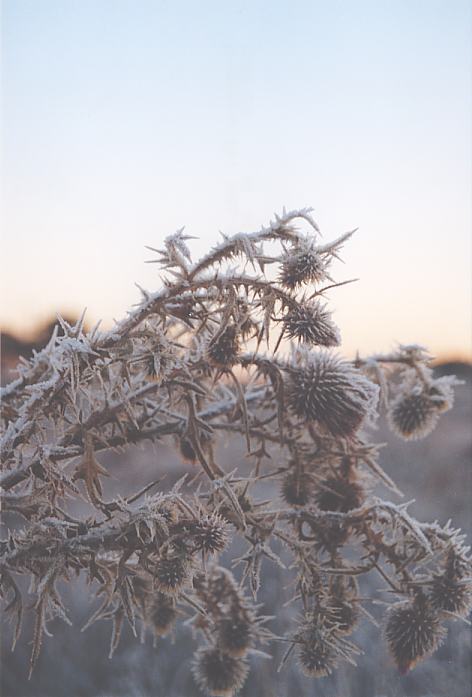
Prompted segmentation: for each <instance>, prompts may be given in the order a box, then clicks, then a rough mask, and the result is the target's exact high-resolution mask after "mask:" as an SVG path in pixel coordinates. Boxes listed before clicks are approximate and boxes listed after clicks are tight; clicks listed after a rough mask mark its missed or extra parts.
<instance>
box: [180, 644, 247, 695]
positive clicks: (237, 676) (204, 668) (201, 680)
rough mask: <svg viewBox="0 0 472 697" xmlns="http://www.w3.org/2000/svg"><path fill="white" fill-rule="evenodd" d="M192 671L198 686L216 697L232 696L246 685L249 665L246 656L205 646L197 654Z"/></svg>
mask: <svg viewBox="0 0 472 697" xmlns="http://www.w3.org/2000/svg"><path fill="white" fill-rule="evenodd" d="M192 671H193V674H194V677H195V681H196V683H197V684H198V686H199V687H200V688H201V689H202V690H203V691H205V692H207V694H209V695H212V696H214V697H232V695H234V694H235V692H238V690H240V689H241V687H242V686H243V685H244V683H245V681H246V678H247V675H248V672H249V667H248V664H247V662H246V660H245V659H244V658H237V657H235V656H230V655H229V654H227V653H223V652H222V651H220V650H219V649H217V648H215V647H212V646H205V647H202V648H200V649H198V651H197V652H196V654H195V659H194V662H193V665H192Z"/></svg>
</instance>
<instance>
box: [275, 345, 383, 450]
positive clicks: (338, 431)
mask: <svg viewBox="0 0 472 697" xmlns="http://www.w3.org/2000/svg"><path fill="white" fill-rule="evenodd" d="M286 387H287V389H286V393H287V402H288V405H289V407H290V409H291V410H292V412H294V413H295V414H296V415H297V416H299V417H301V418H303V419H305V420H306V421H315V422H317V423H318V424H320V425H321V426H322V427H323V428H324V429H325V430H326V431H328V432H329V433H330V434H331V435H333V436H342V437H343V436H344V437H348V436H352V435H353V434H354V433H355V432H356V431H357V430H358V429H359V428H360V427H361V426H362V423H363V422H364V420H365V418H366V417H367V416H368V415H369V414H370V413H371V411H372V409H373V407H374V406H375V404H376V402H377V395H378V388H377V387H376V386H375V385H374V384H373V383H371V382H370V381H369V380H367V378H365V377H364V376H363V375H362V374H361V373H359V372H358V371H356V370H355V369H354V368H353V367H352V366H351V364H349V363H347V362H346V361H343V360H340V359H339V358H337V357H336V356H333V355H332V354H330V353H326V352H319V353H315V352H311V351H308V350H306V349H303V348H298V349H296V350H295V351H294V356H293V360H292V362H291V363H290V364H289V365H288V367H287V386H286Z"/></svg>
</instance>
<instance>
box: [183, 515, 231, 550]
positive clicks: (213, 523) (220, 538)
mask: <svg viewBox="0 0 472 697" xmlns="http://www.w3.org/2000/svg"><path fill="white" fill-rule="evenodd" d="M192 536H193V539H194V540H195V542H196V543H197V545H198V547H199V548H200V549H202V550H203V551H204V552H208V553H209V554H213V553H215V552H221V551H222V550H223V549H224V548H225V547H226V545H227V543H228V529H227V524H226V522H225V521H224V520H223V518H221V516H219V515H217V514H216V513H213V514H212V515H206V516H203V517H202V518H200V519H199V521H198V523H197V525H196V527H195V530H194V531H193V535H192Z"/></svg>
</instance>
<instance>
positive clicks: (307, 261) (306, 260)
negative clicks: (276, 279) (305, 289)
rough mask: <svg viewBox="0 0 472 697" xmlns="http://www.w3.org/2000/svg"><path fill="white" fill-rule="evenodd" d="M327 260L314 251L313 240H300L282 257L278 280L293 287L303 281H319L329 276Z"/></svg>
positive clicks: (288, 286)
mask: <svg viewBox="0 0 472 697" xmlns="http://www.w3.org/2000/svg"><path fill="white" fill-rule="evenodd" d="M328 263H329V262H328V260H327V259H326V258H324V257H323V256H322V255H321V254H320V253H319V252H317V251H316V248H315V245H314V243H313V240H300V241H299V243H298V245H297V246H296V247H294V248H292V249H290V250H288V251H287V252H286V253H285V254H284V256H283V258H282V267H281V270H280V282H281V283H282V284H283V285H284V286H286V287H287V288H290V289H294V288H297V287H298V286H300V285H302V284H304V283H321V282H322V281H324V280H326V279H328V278H329V276H328V271H327V267H328Z"/></svg>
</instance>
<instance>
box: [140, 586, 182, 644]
mask: <svg viewBox="0 0 472 697" xmlns="http://www.w3.org/2000/svg"><path fill="white" fill-rule="evenodd" d="M177 615H178V613H177V609H176V607H175V600H174V598H172V597H170V596H168V595H165V594H164V593H154V594H153V596H152V600H151V601H150V604H149V608H148V609H147V612H146V619H147V621H148V623H149V626H150V627H151V629H152V631H153V632H154V634H156V635H157V636H166V634H168V633H169V632H170V631H171V629H172V627H173V626H174V624H175V621H176V619H177Z"/></svg>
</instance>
